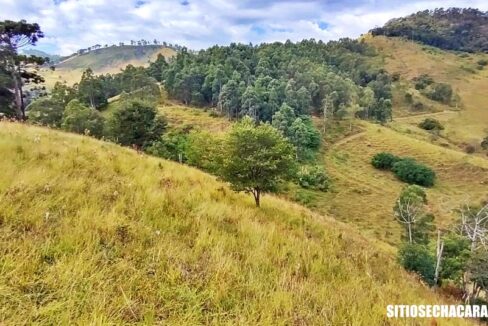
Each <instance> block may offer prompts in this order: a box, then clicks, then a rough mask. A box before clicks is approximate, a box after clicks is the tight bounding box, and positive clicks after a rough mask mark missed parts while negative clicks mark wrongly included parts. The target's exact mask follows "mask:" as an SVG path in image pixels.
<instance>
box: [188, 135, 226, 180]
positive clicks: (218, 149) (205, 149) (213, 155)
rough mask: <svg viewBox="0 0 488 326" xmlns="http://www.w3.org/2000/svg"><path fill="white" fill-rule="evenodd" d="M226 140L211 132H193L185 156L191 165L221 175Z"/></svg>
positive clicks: (189, 137)
mask: <svg viewBox="0 0 488 326" xmlns="http://www.w3.org/2000/svg"><path fill="white" fill-rule="evenodd" d="M223 144H224V139H223V138H222V137H221V136H219V135H215V134H212V133H209V132H203V131H200V132H192V133H190V134H189V136H188V143H187V146H186V151H185V155H186V158H187V160H188V161H187V162H188V164H190V165H193V166H196V167H198V168H200V169H202V170H205V171H208V172H211V173H213V174H217V175H218V174H219V171H220V168H221V166H222V151H223Z"/></svg>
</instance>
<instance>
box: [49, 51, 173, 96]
mask: <svg viewBox="0 0 488 326" xmlns="http://www.w3.org/2000/svg"><path fill="white" fill-rule="evenodd" d="M159 54H162V55H163V56H165V57H166V58H169V57H172V56H173V55H175V51H174V50H173V49H170V48H166V47H163V46H159V45H146V46H130V45H124V46H112V47H108V48H100V49H98V50H93V51H90V52H89V53H86V54H82V55H74V56H70V57H68V58H67V59H65V60H63V61H61V62H59V63H58V64H56V65H55V67H56V68H55V70H54V71H52V70H50V69H49V68H43V69H42V70H41V74H42V76H43V77H44V78H45V80H46V86H47V87H48V88H51V87H52V86H53V85H54V84H55V83H56V82H57V81H61V82H63V81H66V82H67V83H68V84H74V83H76V82H78V81H79V80H80V78H81V75H82V73H83V71H84V70H86V69H87V68H91V69H92V70H93V71H94V73H95V74H106V73H116V72H119V71H120V70H121V69H123V68H125V67H126V66H127V65H129V64H131V65H133V66H147V64H148V62H149V61H155V60H156V58H157V56H158V55H159Z"/></svg>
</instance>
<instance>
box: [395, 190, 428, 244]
mask: <svg viewBox="0 0 488 326" xmlns="http://www.w3.org/2000/svg"><path fill="white" fill-rule="evenodd" d="M426 203H427V194H426V193H425V191H424V189H423V188H422V187H419V186H417V185H410V186H407V187H405V188H404V189H403V190H402V192H401V193H400V196H399V198H398V200H397V202H396V204H395V207H394V208H393V210H394V212H395V218H396V219H397V220H398V221H399V222H400V223H401V224H402V227H405V236H404V240H406V241H408V242H409V243H417V244H428V243H429V239H430V237H431V235H432V232H433V231H434V230H435V224H434V215H432V214H429V213H426V212H425V204H426Z"/></svg>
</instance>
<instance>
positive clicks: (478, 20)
mask: <svg viewBox="0 0 488 326" xmlns="http://www.w3.org/2000/svg"><path fill="white" fill-rule="evenodd" d="M371 33H372V34H373V35H385V36H402V37H406V38H408V39H413V40H415V41H420V42H422V43H425V44H428V45H432V46H435V47H439V48H441V49H446V50H458V51H466V52H488V12H483V11H480V10H478V9H472V8H467V9H463V8H449V9H442V8H440V9H435V10H424V11H419V12H417V13H415V14H412V15H409V16H407V17H402V18H395V19H392V20H390V21H389V22H387V23H386V24H385V26H383V27H378V28H374V29H372V30H371Z"/></svg>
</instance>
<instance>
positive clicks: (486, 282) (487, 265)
mask: <svg viewBox="0 0 488 326" xmlns="http://www.w3.org/2000/svg"><path fill="white" fill-rule="evenodd" d="M468 271H469V276H470V281H471V282H473V283H474V286H475V287H477V288H479V289H480V290H481V291H487V290H488V251H486V250H484V249H479V250H477V251H475V252H474V253H473V254H472V255H471V258H470V260H469V262H468Z"/></svg>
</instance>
